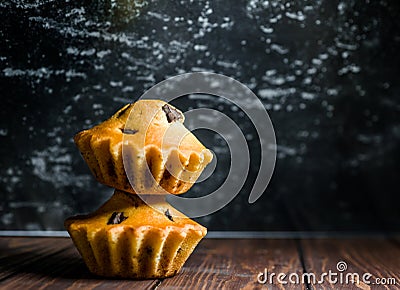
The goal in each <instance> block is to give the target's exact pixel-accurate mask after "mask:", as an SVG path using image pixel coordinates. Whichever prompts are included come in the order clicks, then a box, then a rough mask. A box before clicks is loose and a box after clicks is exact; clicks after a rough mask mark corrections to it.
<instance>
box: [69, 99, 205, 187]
mask: <svg viewBox="0 0 400 290" xmlns="http://www.w3.org/2000/svg"><path fill="white" fill-rule="evenodd" d="M183 122H184V116H183V114H182V112H181V111H179V110H178V109H176V108H175V107H173V106H171V105H169V104H167V103H165V102H163V101H160V100H141V101H138V102H136V103H133V104H128V105H126V106H124V107H123V108H121V109H120V110H119V111H118V112H116V113H115V114H114V115H113V116H112V117H111V118H109V119H108V120H106V121H104V122H103V123H101V124H99V125H97V126H95V127H93V128H91V129H88V130H84V131H82V132H79V133H78V134H76V135H75V137H74V141H75V143H76V145H77V146H78V148H79V150H80V152H81V154H82V156H83V158H84V159H85V161H86V163H87V164H88V166H89V168H90V169H91V171H92V173H93V175H94V176H95V177H96V179H97V180H98V181H99V182H100V183H103V184H105V185H108V186H110V187H113V188H116V189H120V190H123V191H126V192H130V193H135V192H139V193H141V194H165V191H167V192H169V193H172V194H182V193H185V192H186V191H188V190H189V189H190V188H191V186H192V185H193V184H194V182H195V181H196V180H197V178H198V177H199V176H200V174H201V172H202V171H203V169H204V168H205V166H206V165H207V164H208V163H209V162H210V161H211V160H212V153H211V152H210V151H209V150H208V149H206V148H205V147H204V146H203V145H202V144H201V143H200V141H199V140H198V139H197V138H196V137H195V136H194V135H193V134H192V133H191V132H190V131H189V130H187V129H186V128H185V126H184V125H183ZM123 157H124V158H123ZM124 162H125V164H124ZM124 165H125V166H124ZM127 171H128V172H127Z"/></svg>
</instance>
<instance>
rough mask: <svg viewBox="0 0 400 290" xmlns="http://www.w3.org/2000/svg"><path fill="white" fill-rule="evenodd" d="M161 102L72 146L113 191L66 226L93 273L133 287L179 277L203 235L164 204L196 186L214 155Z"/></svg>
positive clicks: (85, 134)
mask: <svg viewBox="0 0 400 290" xmlns="http://www.w3.org/2000/svg"><path fill="white" fill-rule="evenodd" d="M183 121H184V116H183V114H182V112H181V111H179V110H177V109H176V108H174V107H173V106H171V105H169V104H167V103H165V102H163V101H159V100H142V101H138V102H136V103H133V104H128V105H126V106H125V107H123V108H122V109H120V110H119V111H118V112H117V113H115V114H114V115H113V116H112V117H111V118H110V119H108V120H106V121H105V122H103V123H101V124H99V125H97V126H95V127H93V128H91V129H90V130H84V131H82V132H80V133H78V134H77V135H76V136H75V138H74V140H75V143H76V144H77V146H78V148H79V150H80V151H81V153H82V156H83V158H84V159H85V161H86V163H87V164H88V166H89V167H90V169H91V171H92V173H93V175H94V176H95V177H96V179H97V180H98V181H99V182H101V183H103V184H105V185H107V186H111V187H113V188H115V192H114V194H113V196H112V197H111V198H110V199H109V200H108V201H107V202H106V203H105V204H103V205H102V206H101V207H100V208H99V209H98V210H96V211H95V212H93V213H91V214H88V215H80V216H75V217H71V218H68V219H67V220H66V221H65V227H66V228H67V230H68V232H69V234H70V236H71V238H72V240H73V242H74V244H75V246H76V247H77V249H78V251H79V252H80V254H81V255H82V257H83V259H84V261H85V263H86V265H87V266H88V268H89V270H90V271H91V272H92V273H94V274H96V275H101V276H107V277H124V278H135V279H149V278H164V277H169V276H173V275H174V274H176V273H177V272H178V271H179V270H180V268H181V267H182V265H183V264H184V263H185V261H186V260H187V258H188V257H189V255H190V254H191V253H192V251H193V250H194V248H195V247H196V245H197V244H198V242H199V241H200V240H201V239H202V238H203V237H204V236H205V235H206V233H207V230H206V228H205V227H203V226H201V225H199V224H198V223H196V222H195V221H193V220H191V219H189V218H188V217H186V216H185V215H183V214H182V213H180V212H179V211H177V210H176V209H174V208H173V207H171V205H170V204H168V203H167V202H166V201H165V194H166V193H171V194H182V193H185V192H186V191H188V190H189V189H190V188H191V186H192V185H193V184H194V182H195V181H196V180H197V178H198V177H199V175H200V174H201V172H202V171H203V169H204V168H205V166H206V165H207V164H208V163H209V162H210V161H211V159H212V154H211V152H210V151H209V150H208V149H206V148H205V147H204V146H203V145H202V144H201V143H200V142H199V141H198V140H197V138H196V137H195V136H194V135H193V134H191V132H190V131H188V130H187V129H186V128H185V126H184V125H183Z"/></svg>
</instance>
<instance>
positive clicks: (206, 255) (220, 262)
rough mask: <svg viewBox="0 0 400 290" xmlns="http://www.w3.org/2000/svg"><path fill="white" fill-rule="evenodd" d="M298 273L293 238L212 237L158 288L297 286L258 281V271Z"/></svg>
mask: <svg viewBox="0 0 400 290" xmlns="http://www.w3.org/2000/svg"><path fill="white" fill-rule="evenodd" d="M265 268H267V269H268V272H269V273H270V272H276V273H280V272H284V273H287V272H297V273H301V271H302V267H301V262H300V259H299V255H298V252H297V248H296V243H295V241H293V240H283V239H282V240H267V239H236V240H235V239H229V240H228V239H215V240H214V239H213V240H211V239H210V240H208V239H206V240H204V241H202V242H201V243H200V245H199V246H198V248H197V249H196V250H195V252H194V254H193V255H192V256H191V257H190V258H189V260H188V261H187V262H186V264H185V265H184V267H183V269H182V271H181V273H180V274H179V275H177V276H175V277H173V278H171V279H165V280H164V281H163V282H162V283H161V284H160V286H159V288H160V289H170V288H188V289H218V288H220V289H221V288H223V289H258V288H262V287H265V288H266V287H268V289H299V286H298V285H297V287H293V288H290V287H288V286H290V285H286V287H285V288H284V287H283V286H282V285H279V284H278V283H275V284H273V285H271V284H268V283H266V284H264V285H263V284H260V283H258V282H257V275H258V273H259V272H262V271H264V269H265Z"/></svg>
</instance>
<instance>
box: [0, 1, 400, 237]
mask: <svg viewBox="0 0 400 290" xmlns="http://www.w3.org/2000/svg"><path fill="white" fill-rule="evenodd" d="M399 3H400V2H398V1H396V0H393V1H389V0H382V1H372V0H371V1H355V0H350V1H331V0H329V1H328V0H326V1H315V0H312V1H259V0H248V1H160V0H159V1H148V2H141V1H136V3H135V2H134V1H132V0H115V1H111V0H102V1H92V0H91V1H89V0H87V1H54V0H36V1H33V0H32V1H27V0H26V1H9V0H3V1H1V3H0V17H1V19H2V20H1V25H0V43H1V44H0V90H1V93H0V94H1V106H0V112H1V113H0V120H1V121H0V144H1V145H0V154H1V159H0V160H1V166H0V194H1V198H0V211H1V212H0V229H32V230H38V229H49V230H50V229H51V230H61V229H63V226H62V223H63V220H64V218H65V217H67V216H69V215H71V214H75V213H78V212H88V211H91V210H93V209H95V208H96V207H97V206H98V205H99V204H100V203H102V202H103V201H104V200H105V199H107V198H108V197H109V196H110V195H111V193H112V190H111V189H109V188H107V187H105V186H102V185H99V184H97V183H96V182H95V180H94V178H93V177H92V176H91V175H90V173H89V170H88V168H87V167H86V165H85V164H84V162H83V160H82V159H81V157H80V154H79V153H78V150H77V149H76V148H75V146H74V144H73V142H72V136H73V135H74V134H75V133H76V132H78V131H79V130H82V129H83V128H87V127H90V126H93V125H94V124H97V123H99V122H101V121H102V120H104V119H106V118H107V117H108V116H110V115H111V114H112V113H113V112H114V111H116V110H117V109H118V108H119V107H121V106H122V105H124V104H125V103H128V102H131V101H134V100H135V99H136V98H138V97H139V96H140V95H141V94H142V93H143V92H144V91H145V90H146V89H148V88H150V87H151V86H152V85H154V84H156V83H157V82H159V81H161V80H164V79H165V78H167V77H168V76H173V75H176V74H180V73H184V72H193V71H212V72H217V73H222V74H225V75H228V76H231V77H234V78H235V79H237V80H239V81H241V82H243V83H244V84H246V85H247V86H249V87H250V88H251V89H252V90H253V91H254V92H255V93H256V94H257V95H258V97H259V98H260V99H261V100H262V102H263V103H264V105H265V108H266V109H268V111H269V113H270V116H271V119H272V122H273V123H274V126H275V131H276V136H277V142H278V155H277V157H278V158H277V165H276V171H275V173H274V176H273V178H272V182H271V184H270V186H269V187H268V189H267V190H266V192H265V194H264V195H263V196H262V198H260V199H259V200H258V201H257V202H256V203H255V204H253V205H249V204H248V203H247V198H248V194H249V191H250V189H251V185H252V182H253V181H254V177H255V175H256V174H257V166H258V162H259V149H258V146H259V144H258V142H257V135H256V134H255V132H254V130H253V128H252V126H251V125H250V123H249V122H248V120H247V119H246V118H244V117H243V113H242V112H240V111H238V110H237V107H235V106H234V105H232V104H228V103H226V102H223V101H222V100H221V99H215V98H211V97H207V96H189V97H187V98H183V99H181V100H178V102H176V105H179V106H180V107H182V109H186V108H196V107H211V108H217V109H219V110H222V111H223V112H225V113H227V114H228V115H229V116H231V117H232V118H233V119H234V120H235V121H236V122H237V123H238V124H239V125H240V127H241V128H242V129H243V130H244V132H245V134H246V138H247V139H248V142H249V145H250V147H251V152H252V171H251V176H250V178H249V180H248V182H247V183H246V186H245V187H244V189H243V190H242V192H241V193H240V194H239V195H238V196H237V197H236V198H235V199H234V201H233V202H232V203H231V204H230V205H229V206H227V207H226V208H224V209H223V210H221V211H219V212H217V213H215V214H213V215H211V216H207V217H204V218H200V219H199V221H200V222H201V223H203V224H204V225H206V226H207V227H209V229H210V230H268V231H292V230H293V231H295V230H315V231H325V230H326V231H399V230H400V211H399V206H400V199H399V189H398V184H397V183H398V180H399V177H400V176H399V175H400V154H399V149H400V146H399V145H400V118H399V113H400V100H399V93H400V83H399V78H400V77H399V74H400V53H399V51H400V21H399V19H400V8H399V6H400V4H399ZM198 133H199V137H200V138H202V140H203V141H204V143H206V145H207V146H209V147H210V148H212V149H213V150H214V151H215V152H216V153H217V154H218V157H219V158H218V160H219V161H220V162H219V164H218V166H217V171H216V173H215V175H214V176H213V178H212V179H209V180H207V181H206V182H204V184H203V185H202V186H197V187H195V188H193V190H192V192H191V194H204V193H206V192H208V191H209V190H211V189H212V188H215V187H216V186H217V185H218V184H220V183H221V182H222V181H223V178H224V176H225V174H226V171H227V168H228V166H229V153H228V150H227V147H226V144H225V143H224V142H223V140H222V139H221V138H219V137H218V136H215V135H212V134H209V133H207V132H198ZM233 158H234V157H233Z"/></svg>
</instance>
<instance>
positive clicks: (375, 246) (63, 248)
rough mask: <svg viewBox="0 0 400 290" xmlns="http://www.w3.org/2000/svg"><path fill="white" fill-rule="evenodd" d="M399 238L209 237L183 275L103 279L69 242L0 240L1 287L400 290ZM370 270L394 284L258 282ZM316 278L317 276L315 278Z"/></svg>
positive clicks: (190, 259)
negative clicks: (340, 267)
mask: <svg viewBox="0 0 400 290" xmlns="http://www.w3.org/2000/svg"><path fill="white" fill-rule="evenodd" d="M399 241H400V240H399V239H398V238H389V239H385V238H358V239H356V238H353V239H338V238H336V239H335V238H329V239H328V238H327V239H306V240H293V239H205V240H203V241H202V242H201V243H200V244H199V246H198V247H197V248H196V249H195V251H194V253H193V254H192V255H191V257H190V258H189V260H188V261H187V262H186V264H185V265H184V266H183V268H182V270H181V272H180V273H179V274H178V275H176V276H174V277H172V278H167V279H159V280H144V281H134V280H117V279H115V280H114V279H104V278H102V277H97V276H94V275H92V274H91V273H89V271H88V270H87V268H86V266H85V265H84V263H83V261H82V259H81V258H80V256H79V254H78V252H77V251H76V249H75V247H74V246H73V244H72V242H71V240H70V239H67V238H5V237H2V238H0V289H57V290H58V289H75V288H83V289H136V288H138V289H181V288H185V289H186V288H187V289H261V288H262V289H305V288H307V289H400V288H399V286H400V284H399V283H400V242H399ZM339 261H344V262H346V264H347V266H348V269H347V270H346V271H344V272H343V273H350V272H351V273H358V274H359V275H360V276H361V275H362V274H363V273H366V272H368V273H371V275H372V276H371V278H370V281H371V282H372V281H375V279H376V278H389V277H393V278H395V279H396V282H397V285H385V286H382V285H372V284H371V285H368V284H365V283H359V284H338V283H336V284H334V283H328V281H325V282H324V283H323V284H318V283H299V284H292V283H290V281H288V277H286V279H284V280H285V281H288V284H279V283H278V281H277V280H276V277H275V278H274V280H273V283H272V284H271V283H269V282H267V283H265V284H260V283H258V282H257V275H258V274H259V273H260V272H263V271H264V269H268V275H269V277H271V274H272V273H276V274H279V273H285V274H287V275H289V274H291V273H296V275H298V276H299V277H301V276H302V274H303V273H304V272H308V273H314V274H315V275H316V277H319V275H320V274H321V273H322V272H327V271H329V270H331V271H332V272H338V271H337V269H336V265H337V263H338V262H339ZM310 282H313V281H310Z"/></svg>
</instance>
